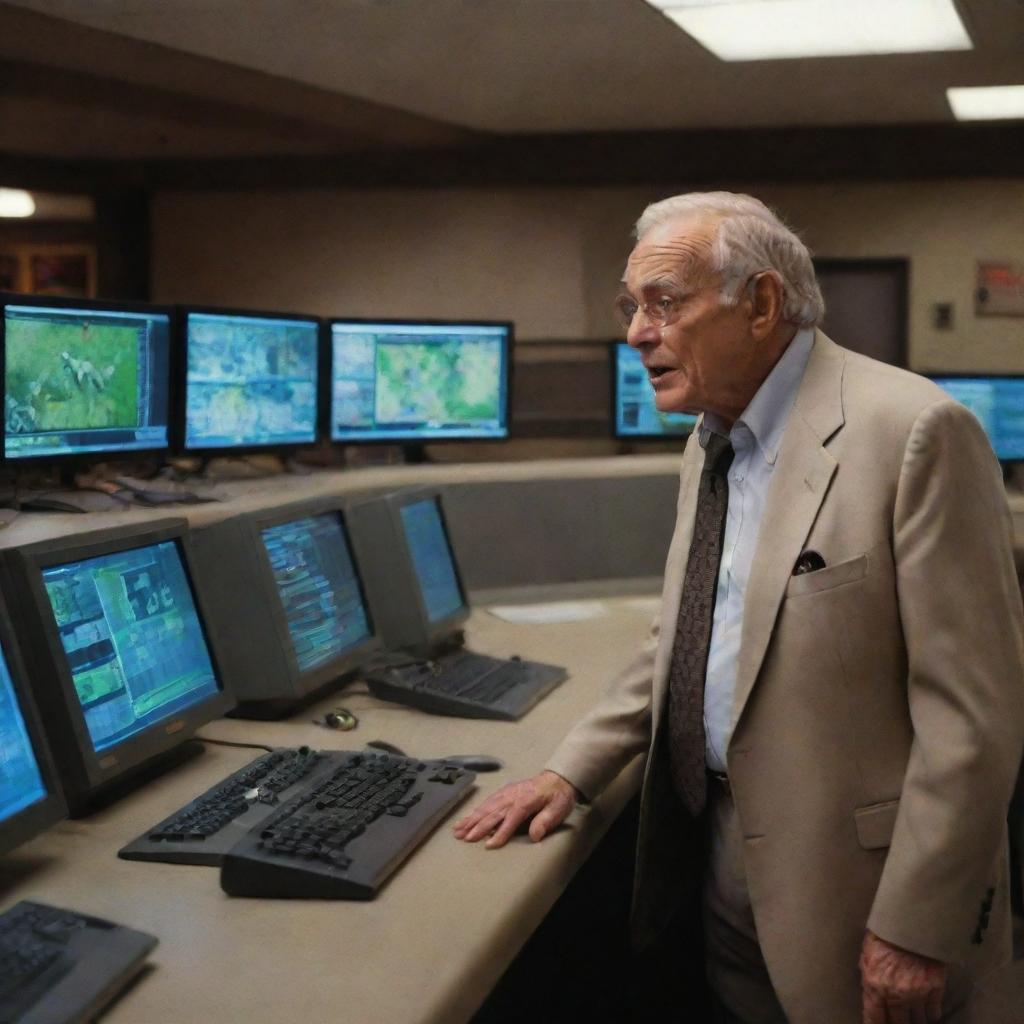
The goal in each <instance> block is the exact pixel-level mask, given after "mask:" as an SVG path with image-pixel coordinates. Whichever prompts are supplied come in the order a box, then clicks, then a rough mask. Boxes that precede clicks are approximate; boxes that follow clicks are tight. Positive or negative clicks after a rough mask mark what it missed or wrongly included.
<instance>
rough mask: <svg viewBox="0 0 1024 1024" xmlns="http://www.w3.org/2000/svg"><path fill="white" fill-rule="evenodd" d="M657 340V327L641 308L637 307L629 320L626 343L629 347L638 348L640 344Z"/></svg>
mask: <svg viewBox="0 0 1024 1024" xmlns="http://www.w3.org/2000/svg"><path fill="white" fill-rule="evenodd" d="M657 341H658V328H657V327H656V326H655V325H654V324H652V323H651V321H650V320H648V319H647V316H646V315H645V313H644V311H643V310H642V309H638V310H637V311H636V312H635V313H634V314H633V319H632V320H630V322H629V330H628V331H626V344H628V345H629V346H630V347H631V348H639V347H640V346H641V345H644V344H650V343H651V342H657Z"/></svg>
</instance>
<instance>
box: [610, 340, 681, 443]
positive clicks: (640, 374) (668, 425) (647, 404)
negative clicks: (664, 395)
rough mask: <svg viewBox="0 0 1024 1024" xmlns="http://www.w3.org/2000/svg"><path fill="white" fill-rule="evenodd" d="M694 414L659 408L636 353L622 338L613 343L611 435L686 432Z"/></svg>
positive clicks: (626, 435) (637, 435) (643, 435)
mask: <svg viewBox="0 0 1024 1024" xmlns="http://www.w3.org/2000/svg"><path fill="white" fill-rule="evenodd" d="M696 423H697V417H696V416H691V415H690V414H689V413H684V412H659V411H658V408H657V406H656V405H655V404H654V389H653V388H652V387H651V382H650V380H648V377H647V371H646V370H645V369H644V364H643V363H642V362H641V360H640V353H639V352H638V351H637V350H636V349H635V348H631V347H630V346H629V345H627V344H626V343H625V342H622V341H620V342H617V343H616V345H615V436H616V437H652V436H658V435H665V436H666V437H671V436H673V435H676V434H689V433H690V431H691V430H693V428H694V426H695V425H696Z"/></svg>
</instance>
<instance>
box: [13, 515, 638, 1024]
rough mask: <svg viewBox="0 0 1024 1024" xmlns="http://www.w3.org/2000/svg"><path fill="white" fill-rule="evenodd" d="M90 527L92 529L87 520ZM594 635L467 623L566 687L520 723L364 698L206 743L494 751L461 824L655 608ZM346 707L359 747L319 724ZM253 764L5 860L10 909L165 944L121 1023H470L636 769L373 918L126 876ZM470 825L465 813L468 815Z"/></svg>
mask: <svg viewBox="0 0 1024 1024" xmlns="http://www.w3.org/2000/svg"><path fill="white" fill-rule="evenodd" d="M82 518H84V517H82ZM605 604H606V605H607V607H608V609H609V613H608V614H607V615H605V616H603V617H601V618H595V619H590V620H586V621H583V622H575V623H564V624H557V625H555V624H552V625H543V626H530V627H524V626H514V625H511V624H509V623H507V622H504V621H501V620H499V619H497V618H495V617H494V616H492V615H490V614H489V613H488V612H486V611H483V610H476V611H474V613H473V615H472V616H471V618H470V620H469V621H468V623H467V627H466V629H467V637H468V641H469V644H470V646H471V647H472V648H473V649H475V650H479V651H482V652H486V653H489V654H495V655H499V656H507V655H510V654H513V653H518V654H521V655H523V656H524V657H530V658H536V659H539V660H544V661H552V662H556V663H561V664H564V665H566V666H568V668H569V671H570V677H569V679H568V681H567V682H565V683H563V684H562V686H560V687H559V688H558V689H556V690H555V691H554V692H553V693H552V694H550V695H549V696H548V697H546V698H545V699H544V700H543V701H541V703H540V704H539V705H537V706H536V707H535V708H534V709H533V710H532V711H531V712H529V713H528V714H527V715H526V717H525V718H524V719H523V720H522V721H521V722H518V723H509V722H493V721H479V720H463V719H449V718H440V717H434V716H429V715H425V714H423V713H421V712H418V711H413V710H411V709H408V708H403V707H401V706H398V705H393V704H386V703H383V702H380V701H377V700H375V699H374V698H372V697H370V696H369V695H368V694H367V693H366V690H365V686H364V684H361V683H355V684H352V685H351V686H350V687H349V688H348V689H347V690H345V691H342V692H341V693H339V694H336V695H335V696H334V697H332V698H331V699H329V700H326V701H323V702H321V703H320V704H319V705H316V706H314V707H313V708H312V709H308V710H306V711H304V712H302V713H301V714H298V715H296V716H294V717H293V718H292V719H290V720H288V721H284V722H243V721H237V720H231V719H222V720H220V721H218V722H213V723H210V724H209V725H207V726H205V727H204V728H203V729H202V730H201V733H202V735H205V736H209V737H211V738H217V739H224V740H235V741H244V742H253V743H267V744H279V745H300V744H309V745H311V746H317V747H338V748H347V749H357V748H359V747H361V746H362V745H363V743H365V741H367V740H370V739H386V740H388V741H390V742H392V743H395V744H397V745H398V746H400V747H402V748H403V749H405V750H406V751H408V752H409V753H410V754H413V755H418V756H423V757H428V756H436V755H445V754H453V753H476V752H486V753H491V754H495V755H497V756H498V757H500V758H501V759H502V760H503V761H504V762H505V766H506V767H505V768H504V769H503V770H502V771H499V772H494V773H490V774H486V775H480V776H478V777H477V783H478V787H477V790H476V791H475V792H473V793H472V795H471V796H470V798H469V800H468V801H467V802H466V804H464V805H463V808H467V807H469V806H470V805H471V803H473V802H476V801H478V800H480V799H481V798H482V797H484V796H485V795H486V794H488V793H489V792H491V791H493V790H494V789H496V788H498V787H499V786H501V785H503V784H504V783H505V782H508V781H511V780H513V779H517V778H521V777H523V776H525V775H529V774H533V773H534V772H535V771H537V770H538V769H539V768H540V767H542V766H543V763H544V761H545V759H546V758H547V756H548V755H549V754H550V752H551V751H552V750H553V749H554V747H555V746H556V745H557V743H558V741H559V740H560V739H561V737H562V736H563V735H564V734H565V732H566V731H567V730H568V729H569V727H570V726H571V725H572V724H573V723H574V722H575V721H576V719H577V718H579V717H580V716H581V715H582V713H583V712H584V711H585V710H587V709H588V708H589V707H590V706H592V705H593V704H594V703H595V702H596V701H597V700H598V699H599V697H600V696H601V694H602V693H603V690H604V687H605V685H606V684H607V682H608V681H609V679H610V678H611V675H612V674H613V672H614V671H616V670H617V669H618V668H619V667H620V666H621V665H623V664H624V663H625V662H626V661H627V660H628V659H629V658H630V656H631V655H632V654H633V652H634V651H635V649H636V648H637V646H638V645H639V644H640V643H641V642H642V640H643V638H644V637H645V635H646V632H647V629H648V626H649V624H650V620H651V618H652V614H653V602H652V601H651V599H650V598H646V599H637V598H609V599H606V600H605ZM338 703H343V704H345V705H346V706H347V707H349V708H351V709H352V710H353V711H354V712H355V713H356V714H357V715H358V716H359V719H360V724H359V727H358V728H357V729H356V730H355V731H354V732H350V733H338V732H333V731H329V730H327V729H324V728H322V727H319V726H315V725H312V724H311V722H310V720H311V719H312V718H313V717H315V715H316V714H317V712H322V711H323V710H324V709H325V708H329V707H331V706H333V705H335V704H338ZM257 753H258V752H257V751H247V750H238V749H234V748H229V747H218V746H212V745H208V746H207V747H206V752H205V753H204V754H203V755H202V756H201V757H199V758H196V759H195V760H193V761H192V762H190V763H188V764H186V765H182V766H179V767H178V768H176V769H173V770H172V771H170V772H169V773H167V774H166V775H164V776H162V777H161V778H159V779H157V780H155V781H153V782H151V783H150V784H148V785H147V786H146V787H144V788H142V789H140V790H137V791H136V792H135V793H133V794H131V795H130V796H128V797H125V798H123V799H122V800H120V801H119V802H118V803H116V804H114V805H113V806H111V807H109V808H107V809H105V810H103V811H101V812H98V813H96V814H94V815H93V816H91V817H89V818H87V819H84V820H81V821H67V822H63V823H61V824H59V825H57V826H55V827H54V828H52V829H51V830H49V831H48V832H46V833H45V834H43V835H41V836H39V837H37V838H36V839H35V840H33V841H32V842H30V843H27V844H26V845H24V846H22V847H20V848H19V849H18V850H17V851H15V852H14V853H12V854H10V855H9V856H8V857H6V858H5V859H4V861H3V865H2V875H0V877H2V879H3V881H2V889H3V906H9V905H10V904H11V903H13V902H14V901H15V900H18V899H39V900H43V901H46V902H50V903H54V904H57V905H64V906H68V907H71V908H74V909H77V910H81V911H84V912H87V913H93V914H97V915H99V916H101V917H108V918H110V919H112V920H115V921H118V922H120V923H123V924H127V925H131V926H133V927H137V928H141V929H142V930H144V931H149V932H152V933H153V934H154V935H156V936H158V937H159V938H160V945H159V946H158V947H157V948H156V950H155V952H154V954H153V957H152V960H151V962H152V963H153V964H154V965H155V969H154V970H152V971H151V972H150V973H149V974H148V976H146V977H144V978H143V979H142V980H141V981H140V983H139V984H138V985H136V986H135V987H134V988H133V989H131V990H129V991H128V992H127V993H126V994H125V996H124V997H123V998H122V999H121V1000H120V1001H119V1002H118V1003H117V1004H115V1006H114V1007H113V1008H112V1009H111V1011H110V1012H109V1014H108V1015H107V1016H106V1017H104V1021H105V1022H109V1024H122V1022H123V1024H186V1022H189V1021H195V1020H198V1019H208V1020H211V1021H215V1022H217V1024H234V1022H245V1024H262V1022H266V1024H292V1022H298V1021H310V1022H320V1021H327V1020H331V1021H336V1022H338V1024H403V1022H410V1024H411V1022H420V1024H426V1022H437V1024H458V1022H460V1021H465V1020H467V1019H468V1018H469V1017H470V1016H471V1015H472V1014H473V1012H474V1011H475V1010H476V1009H477V1007H478V1006H479V1005H480V1003H481V1002H482V1001H483V999H484V998H485V997H486V995H487V993H488V992H489V990H490V989H491V987H492V986H493V985H494V983H495V982H496V981H497V979H498V978H499V977H500V976H501V974H502V972H503V971H504V969H505V968H506V967H507V965H508V964H509V963H510V962H511V960H512V959H513V958H514V956H515V955H516V953H517V951H518V950H519V948H520V947H521V946H522V944H523V943H524V942H525V941H526V939H527V938H528V936H529V935H530V933H531V932H532V931H533V929H534V928H535V927H536V926H537V925H538V924H539V922H540V921H541V920H542V919H543V917H544V915H545V914H546V913H547V911H548V909H549V908H550V906H551V905H552V903H553V902H554V901H555V899H556V898H557V897H558V895H559V894H560V893H561V892H562V890H563V889H564V888H565V886H566V885H567V883H568V882H569V880H570V879H571V878H572V876H573V874H574V872H575V871H576V869H577V868H578V867H579V866H580V865H581V864H582V863H583V861H584V860H585V859H586V858H587V857H588V856H589V855H590V853H591V852H592V850H593V849H594V847H595V846H596V844H597V843H598V841H599V840H600V838H601V836H602V835H603V834H604V832H605V831H606V829H607V828H608V826H609V824H610V823H611V822H612V821H613V820H614V818H615V816H616V815H617V814H619V812H620V811H621V809H622V807H623V806H624V805H625V803H626V801H627V800H628V799H629V797H630V796H631V795H632V794H633V793H634V792H635V791H636V789H637V787H638V785H639V778H640V767H641V766H640V760H639V759H637V761H634V762H633V764H632V765H631V766H630V767H629V768H628V769H627V771H625V772H624V773H623V774H622V775H621V776H620V777H619V778H618V779H617V780H616V782H615V783H614V784H613V785H612V786H611V787H610V788H609V789H608V790H607V791H606V792H605V793H604V794H602V796H601V797H600V798H599V799H598V800H596V801H595V802H594V804H593V805H592V806H591V807H588V808H581V809H577V810H576V811H574V812H573V815H572V817H571V818H570V819H569V822H568V826H567V827H566V828H564V829H563V830H561V831H560V832H559V833H557V834H555V835H553V836H551V837H549V838H548V839H547V840H545V841H544V842H543V843H541V844H539V845H537V846H534V845H533V844H531V843H530V842H529V840H527V839H526V838H525V837H521V838H519V839H517V840H515V841H513V842H512V843H511V844H510V845H509V846H508V847H506V848H504V849H503V850H500V851H489V850H485V849H484V847H483V846H482V845H472V846H471V845H468V844H463V843H459V842H457V841H456V840H455V839H454V838H452V836H451V835H450V824H451V821H450V820H449V821H448V822H446V823H443V824H442V825H441V826H440V827H439V829H438V830H437V831H436V832H435V833H434V834H433V835H432V836H431V837H430V838H429V839H428V840H427V842H426V843H425V845H424V846H422V847H421V848H420V849H418V850H417V851H416V852H415V853H414V854H413V856H412V857H411V859H410V860H409V861H407V862H406V863H405V865H404V866H403V867H402V868H400V869H399V871H398V872H397V873H396V874H395V875H394V876H393V878H392V879H391V880H390V882H389V883H388V884H387V885H386V886H385V888H384V889H383V891H382V892H381V894H380V896H379V897H378V899H377V900H376V901H374V902H371V903H344V902H329V901H322V902H321V901H281V900H254V899H232V898H229V897H228V896H225V895H224V893H223V892H222V891H221V889H220V886H219V881H218V872H217V869H215V868H203V867H193V866H183V865H171V864H152V863H139V862H132V861H122V860H118V859H117V857H116V852H117V850H118V848H119V847H120V846H121V845H123V844H124V843H126V842H128V841H129V840H131V839H133V838H134V837H135V836H136V835H138V834H140V833H141V832H143V831H144V830H145V829H146V828H147V827H149V826H151V825H154V824H155V823H156V822H157V821H159V820H160V819H161V818H163V817H164V816H165V815H167V814H169V813H171V812H172V811H173V810H175V809H176V808H177V807H179V806H181V805H182V804H184V803H185V802H187V800H189V799H190V798H191V797H193V796H195V795H196V794H198V793H199V792H201V791H202V790H203V789H205V788H206V787H207V786H209V785H211V784H212V783H214V782H215V781H217V780H218V779H220V778H222V777H223V776H224V775H226V774H228V773H229V772H231V771H234V770H235V769H237V768H238V767H240V766H241V765H243V764H244V763H246V762H247V761H248V760H250V759H251V758H252V757H255V756H257ZM456 813H459V812H456Z"/></svg>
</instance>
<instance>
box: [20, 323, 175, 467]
mask: <svg viewBox="0 0 1024 1024" xmlns="http://www.w3.org/2000/svg"><path fill="white" fill-rule="evenodd" d="M169 336H170V322H169V319H168V317H167V316H166V315H165V314H163V313H155V312H154V313H146V312H130V313H129V312H119V311H117V310H113V309H109V310H105V309H84V308H81V309H80V308H75V306H74V305H72V304H70V303H69V305H68V306H67V307H63V306H61V307H57V306H29V305H22V306H18V305H7V306H5V307H4V360H5V364H4V430H5V434H4V455H5V456H6V457H7V458H8V459H28V458H44V457H50V456H55V455H78V454H83V453H88V452H130V451H140V450H146V449H157V448H166V447H167V406H168V383H167V382H168V358H169Z"/></svg>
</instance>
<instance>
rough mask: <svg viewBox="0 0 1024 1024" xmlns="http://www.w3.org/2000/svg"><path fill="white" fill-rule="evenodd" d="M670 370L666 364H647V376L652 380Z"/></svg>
mask: <svg viewBox="0 0 1024 1024" xmlns="http://www.w3.org/2000/svg"><path fill="white" fill-rule="evenodd" d="M670 370H671V367H668V366H648V367H647V376H648V377H650V378H651V380H652V381H653V380H658V379H659V378H661V377H664V376H665V374H666V373H669V372H670Z"/></svg>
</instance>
